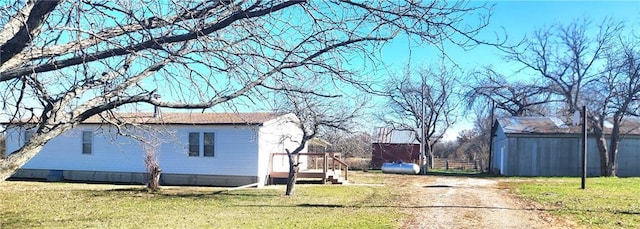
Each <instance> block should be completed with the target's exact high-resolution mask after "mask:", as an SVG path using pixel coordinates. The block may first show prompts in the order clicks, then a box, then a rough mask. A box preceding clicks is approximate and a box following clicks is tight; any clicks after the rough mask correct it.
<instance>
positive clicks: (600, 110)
mask: <svg viewBox="0 0 640 229" xmlns="http://www.w3.org/2000/svg"><path fill="white" fill-rule="evenodd" d="M591 25H592V24H591V23H590V22H589V21H587V20H583V21H574V22H572V23H570V24H568V25H556V26H552V27H549V28H547V29H546V30H540V31H538V32H536V33H535V36H534V37H533V38H532V39H530V40H528V42H527V43H526V45H525V46H523V47H520V48H514V49H511V50H508V51H507V53H508V54H507V55H508V57H509V58H510V59H511V60H513V61H515V62H518V63H520V64H523V65H524V66H525V67H524V69H525V70H528V71H529V72H533V73H535V76H540V77H541V78H542V79H545V80H546V81H547V82H548V85H549V89H550V90H551V91H552V92H553V93H554V94H555V95H554V96H555V98H558V99H560V100H561V101H562V103H561V107H560V109H558V110H559V111H560V113H561V114H562V115H561V116H562V117H570V114H572V113H573V112H575V111H578V110H579V108H580V106H582V105H584V106H587V107H589V112H588V113H587V118H588V120H589V121H588V122H589V127H590V129H591V131H593V132H594V134H595V136H596V139H597V140H596V142H597V146H598V151H599V154H600V164H601V166H600V169H601V171H600V172H601V175H603V176H615V175H616V155H617V152H618V144H619V142H620V139H621V136H622V135H623V134H625V133H622V132H621V126H622V125H623V123H624V119H625V117H628V116H630V115H634V116H637V115H638V113H637V111H638V102H637V99H638V95H640V78H638V77H639V76H638V70H639V69H640V68H639V67H640V66H638V58H639V54H638V53H639V52H638V50H637V48H635V46H636V42H633V41H632V40H631V39H630V40H625V39H624V38H625V36H624V32H625V30H624V24H623V23H621V22H615V21H612V20H608V19H607V20H604V21H603V22H601V23H600V24H597V25H596V26H591ZM589 28H595V31H591V30H589ZM635 39H637V38H635ZM550 101H551V100H550ZM610 121H611V127H609V125H608V123H609V122H610ZM607 137H608V138H609V139H607ZM607 140H608V141H607ZM607 142H608V144H607ZM607 145H608V147H607Z"/></svg>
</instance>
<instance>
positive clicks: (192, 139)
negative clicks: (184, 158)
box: [189, 133, 200, 157]
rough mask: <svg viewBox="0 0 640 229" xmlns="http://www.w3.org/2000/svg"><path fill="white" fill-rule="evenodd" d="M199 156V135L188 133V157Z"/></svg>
mask: <svg viewBox="0 0 640 229" xmlns="http://www.w3.org/2000/svg"><path fill="white" fill-rule="evenodd" d="M198 156H200V133H189V157H198Z"/></svg>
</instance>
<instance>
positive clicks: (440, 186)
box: [424, 185, 453, 188]
mask: <svg viewBox="0 0 640 229" xmlns="http://www.w3.org/2000/svg"><path fill="white" fill-rule="evenodd" d="M424 188H453V186H451V185H425V186H424Z"/></svg>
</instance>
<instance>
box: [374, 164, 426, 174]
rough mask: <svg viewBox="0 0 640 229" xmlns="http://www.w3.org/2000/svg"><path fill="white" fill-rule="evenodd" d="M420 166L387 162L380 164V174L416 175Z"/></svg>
mask: <svg viewBox="0 0 640 229" xmlns="http://www.w3.org/2000/svg"><path fill="white" fill-rule="evenodd" d="M419 172H420V166H418V165H416V164H414V163H402V162H401V161H398V162H389V163H383V164H382V173H397V174H413V175H415V174H418V173H419Z"/></svg>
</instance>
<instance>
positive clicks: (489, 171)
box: [487, 100, 496, 174]
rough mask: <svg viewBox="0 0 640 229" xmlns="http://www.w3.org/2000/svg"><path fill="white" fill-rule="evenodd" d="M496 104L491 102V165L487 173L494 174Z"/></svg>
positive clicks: (489, 164)
mask: <svg viewBox="0 0 640 229" xmlns="http://www.w3.org/2000/svg"><path fill="white" fill-rule="evenodd" d="M495 110H496V102H495V101H493V100H491V127H490V130H489V163H487V164H488V165H487V167H488V168H487V172H488V173H489V174H493V131H494V129H493V125H495V124H494V119H495Z"/></svg>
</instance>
